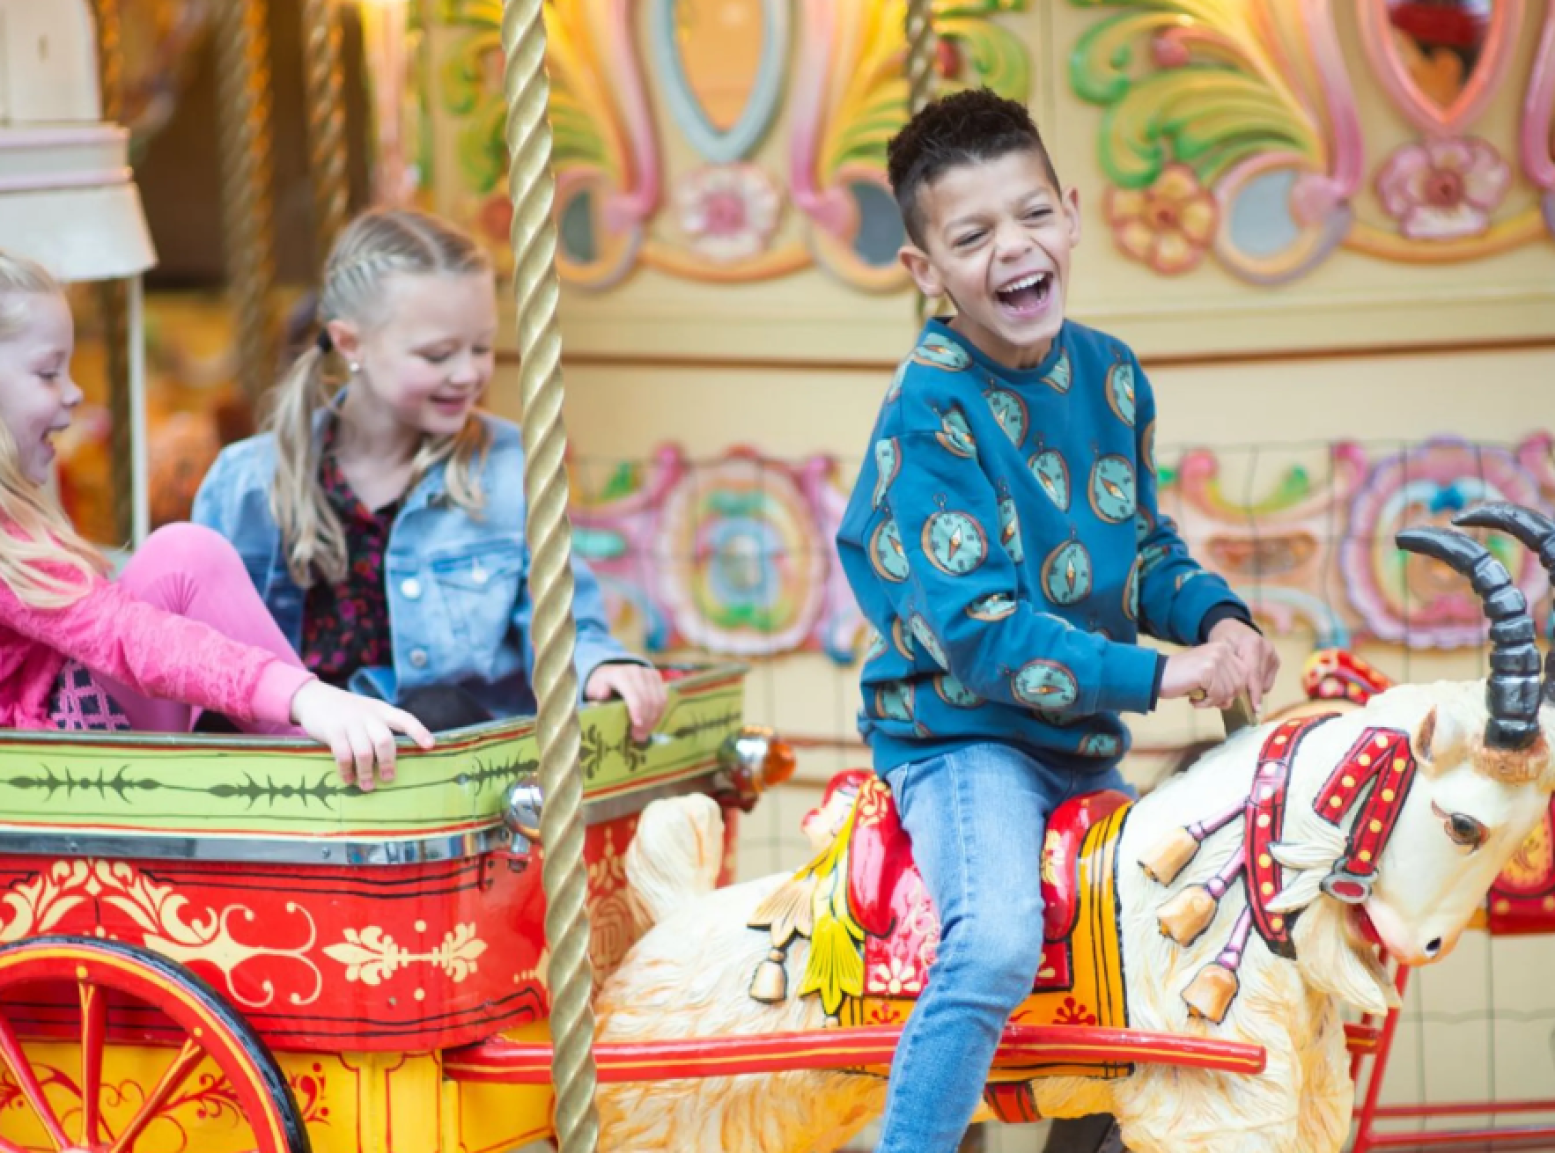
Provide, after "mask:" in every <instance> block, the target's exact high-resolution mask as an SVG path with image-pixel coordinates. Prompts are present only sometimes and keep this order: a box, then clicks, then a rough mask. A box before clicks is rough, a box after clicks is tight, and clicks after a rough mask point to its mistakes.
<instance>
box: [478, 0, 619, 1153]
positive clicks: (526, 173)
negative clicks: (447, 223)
mask: <svg viewBox="0 0 1555 1153" xmlns="http://www.w3.org/2000/svg"><path fill="white" fill-rule="evenodd" d="M543 9H544V3H543V0H504V2H503V5H502V51H503V56H504V60H505V73H504V78H505V84H506V91H507V104H508V115H507V147H508V192H509V195H510V196H511V197H512V200H513V226H512V241H513V259H514V274H513V292H514V297H515V301H516V304H517V308H518V352H519V382H520V385H521V388H522V392H523V403H524V433H523V436H524V457H525V463H524V491H525V493H526V494H527V496H528V500H529V522H528V526H527V530H526V531H527V535H528V541H529V551H530V555H531V557H532V558H533V569H532V571H531V572H530V576H529V580H530V584H531V586H532V588H533V593H534V598H535V614H534V625H533V628H534V637H533V641H534V651H535V675H534V686H535V694H536V697H537V699H538V702H539V710H538V713H539V717H538V730H539V732H538V735H539V743H540V787H541V790H542V792H543V793H544V797H545V804H544V808H543V809H542V811H541V817H540V838H541V841H542V842H543V844H544V846H545V857H544V861H543V865H542V873H541V879H542V881H543V882H544V885H545V899H546V910H545V936H546V940H547V941H548V942H549V944H550V949H551V959H550V967H549V974H550V987H551V1037H552V1041H553V1044H554V1054H553V1057H552V1062H551V1075H552V1079H553V1080H554V1082H555V1084H556V1137H557V1140H558V1142H559V1143H560V1150H561V1153H593V1150H594V1148H595V1146H596V1144H597V1142H598V1140H599V1116H598V1113H597V1112H596V1110H595V1107H594V1089H595V1085H596V1084H597V1081H598V1075H597V1070H596V1069H595V1065H594V1050H593V1042H594V1010H593V1006H592V1004H591V998H592V996H593V989H594V975H593V970H592V966H591V965H590V963H589V922H588V909H587V907H586V905H585V899H586V898H587V896H588V887H587V876H586V866H585V863H584V860H583V778H582V775H581V774H580V773H579V771H578V748H579V744H580V732H579V726H578V675H577V672H576V670H575V669H574V667H573V643H574V635H573V633H574V626H573V618H572V595H573V581H572V525H571V523H570V522H569V520H568V517H567V471H566V453H567V430H566V428H565V426H564V425H563V423H562V377H561V334H560V332H559V331H558V328H557V322H556V307H557V301H558V297H559V295H560V291H561V285H560V282H559V280H558V278H557V275H556V225H555V223H554V221H553V220H552V216H551V212H552V208H553V205H554V202H555V199H556V179H555V177H554V175H553V174H552V172H551V125H550V122H549V120H547V118H546V114H547V109H548V105H549V103H550V91H551V82H550V78H549V77H548V76H547V74H546V69H545V23H544V20H543Z"/></svg>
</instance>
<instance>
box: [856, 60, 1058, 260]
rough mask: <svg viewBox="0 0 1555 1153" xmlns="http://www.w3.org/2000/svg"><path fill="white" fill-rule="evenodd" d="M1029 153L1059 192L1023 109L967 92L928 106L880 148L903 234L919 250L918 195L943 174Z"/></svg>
mask: <svg viewBox="0 0 1555 1153" xmlns="http://www.w3.org/2000/svg"><path fill="white" fill-rule="evenodd" d="M1022 151H1030V152H1035V153H1036V154H1037V155H1038V156H1039V157H1041V159H1042V167H1043V169H1044V170H1045V171H1046V172H1047V177H1048V179H1049V180H1051V181H1052V182H1053V187H1054V189H1057V188H1058V187H1059V183H1058V173H1057V172H1056V171H1055V170H1054V168H1053V159H1052V157H1050V156H1049V155H1048V152H1047V146H1046V145H1045V144H1043V143H1042V133H1040V132H1038V131H1037V126H1036V124H1035V123H1034V122H1033V121H1032V119H1031V113H1030V112H1028V111H1026V106H1025V105H1024V104H1021V103H1019V102H1017V101H1014V100H1006V99H1005V98H1004V97H1003V96H1000V95H999V94H998V93H996V92H994V91H992V90H991V89H988V88H969V89H967V90H965V91H963V92H957V93H954V94H953V95H950V96H946V97H945V98H943V99H941V100H934V101H931V102H930V103H929V104H928V105H927V106H926V107H925V108H924V109H923V110H922V111H921V112H919V113H918V115H916V116H914V117H913V118H912V119H911V120H909V121H908V122H907V126H906V127H905V128H903V129H902V130H901V131H900V132H898V133H897V134H896V135H895V136H893V137H892V138H891V142H890V143H889V144H887V145H886V171H887V174H888V175H889V177H890V180H891V191H892V192H893V193H894V194H895V195H896V204H897V207H898V208H899V209H901V213H902V223H903V224H904V225H905V226H906V228H907V235H908V236H910V237H911V238H912V242H913V243H914V244H916V245H918V246H919V247H920V248H921V247H922V246H923V242H924V241H923V224H924V221H923V210H922V208H921V207H920V206H919V203H918V194H919V193H920V192H922V191H923V189H924V187H925V186H927V185H929V184H932V183H933V182H934V181H935V180H937V179H939V178H940V177H941V176H943V175H944V174H945V173H946V172H947V171H948V170H949V169H952V168H956V167H959V166H961V165H963V164H984V163H987V162H988V161H990V160H997V159H998V158H999V157H1001V156H1005V155H1007V154H1009V153H1011V152H1022Z"/></svg>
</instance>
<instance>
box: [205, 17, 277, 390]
mask: <svg viewBox="0 0 1555 1153" xmlns="http://www.w3.org/2000/svg"><path fill="white" fill-rule="evenodd" d="M268 9H269V5H268V4H267V3H266V0H223V2H222V3H221V4H220V5H219V6H218V9H217V10H218V13H219V19H218V23H217V26H216V85H217V88H216V92H217V98H218V100H219V102H220V105H221V108H220V112H221V120H220V123H221V142H220V149H221V152H220V156H221V200H222V233H223V240H224V242H225V245H226V259H227V279H228V281H229V283H230V284H231V286H232V292H233V295H234V297H235V299H236V303H237V326H238V333H237V335H238V380H239V382H240V383H241V384H242V386H243V392H244V394H245V395H246V396H247V397H248V399H249V401H250V402H253V401H256V400H258V399H259V396H260V394H261V393H263V392H264V390H265V389H266V388H268V387H269V386H270V384H271V382H272V377H273V375H274V372H275V333H274V329H273V326H272V323H271V316H270V289H271V287H272V286H273V285H274V283H275V255H274V252H273V250H272V239H271V195H270V37H269V33H268V31H267V20H268Z"/></svg>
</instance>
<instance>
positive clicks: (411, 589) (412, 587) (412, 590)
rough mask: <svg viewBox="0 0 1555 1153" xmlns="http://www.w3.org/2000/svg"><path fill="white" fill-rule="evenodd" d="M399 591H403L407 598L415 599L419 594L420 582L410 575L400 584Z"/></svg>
mask: <svg viewBox="0 0 1555 1153" xmlns="http://www.w3.org/2000/svg"><path fill="white" fill-rule="evenodd" d="M400 592H402V593H404V594H405V596H406V598H407V599H409V600H415V599H417V598H418V597H419V596H421V582H420V581H418V580H417V579H416V578H415V577H410V578H409V579H408V580H406V581H405V582H404V583H403V584H401V585H400Z"/></svg>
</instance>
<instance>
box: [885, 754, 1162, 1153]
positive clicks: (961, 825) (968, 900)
mask: <svg viewBox="0 0 1555 1153" xmlns="http://www.w3.org/2000/svg"><path fill="white" fill-rule="evenodd" d="M886 782H887V783H888V784H889V785H890V786H891V792H892V793H893V794H894V795H895V798H896V806H897V810H898V812H899V813H900V814H901V819H902V824H903V825H904V826H905V827H906V829H907V833H908V835H909V836H910V837H911V838H912V851H913V858H914V860H916V862H917V864H918V870H919V872H921V873H922V874H923V882H924V885H925V887H926V888H927V889H928V891H929V896H930V897H932V898H933V900H934V907H935V910H936V911H937V912H938V914H939V919H940V945H939V955H938V957H937V959H936V960H935V962H934V967H933V968H932V969H931V970H930V974H929V983H928V987H927V988H926V989H925V990H924V993H923V995H922V996H921V997H920V998H919V999H918V1004H917V1007H916V1008H915V1009H914V1010H913V1014H912V1016H911V1017H910V1018H909V1019H908V1022H907V1026H906V1029H905V1030H904V1031H903V1033H902V1041H901V1044H900V1045H899V1046H898V1048H897V1051H896V1059H895V1060H894V1061H893V1062H892V1065H891V1083H890V1089H889V1091H888V1093H887V1100H886V1111H885V1124H884V1128H883V1131H882V1132H881V1136H880V1143H879V1144H878V1145H877V1146H876V1147H875V1153H955V1150H956V1147H957V1145H958V1144H959V1143H960V1141H961V1137H962V1135H963V1134H964V1133H965V1131H966V1127H967V1124H968V1122H969V1121H970V1120H971V1117H972V1114H973V1113H974V1112H975V1111H976V1109H977V1105H978V1103H979V1101H981V1099H982V1093H983V1085H984V1082H985V1081H986V1078H987V1073H988V1069H989V1066H990V1065H992V1063H993V1055H994V1050H995V1049H996V1048H997V1047H998V1043H999V1036H1000V1034H1001V1033H1002V1032H1003V1031H1004V1025H1005V1022H1006V1021H1007V1020H1008V1019H1009V1016H1010V1014H1011V1013H1012V1012H1013V1011H1014V1009H1015V1007H1016V1006H1017V1005H1019V1004H1020V1002H1021V1001H1023V1000H1024V999H1025V998H1026V996H1027V994H1029V993H1030V992H1031V987H1032V984H1033V982H1034V981H1035V980H1036V974H1037V968H1038V966H1039V964H1040V963H1041V960H1042V891H1041V878H1042V840H1043V834H1044V832H1045V831H1046V829H1047V822H1048V818H1049V817H1050V816H1051V815H1052V813H1053V810H1054V809H1056V808H1058V806H1059V805H1061V804H1063V803H1064V802H1065V801H1067V800H1068V799H1069V798H1070V797H1074V796H1079V795H1080V794H1082V793H1090V792H1095V791H1097V790H1099V789H1119V790H1121V791H1124V792H1128V793H1130V794H1132V792H1133V790H1132V789H1130V788H1129V786H1128V785H1127V784H1125V783H1124V780H1123V776H1122V774H1121V773H1119V772H1118V771H1117V770H1116V769H1113V770H1110V771H1107V772H1100V773H1082V772H1073V771H1063V770H1058V769H1051V768H1049V767H1047V766H1046V765H1044V764H1042V763H1041V762H1039V761H1036V760H1033V759H1032V758H1031V757H1029V756H1026V755H1025V754H1024V753H1021V752H1019V751H1017V750H1016V749H1013V748H1011V747H1009V746H1007V745H997V744H981V745H972V746H969V747H967V748H964V749H957V750H956V751H954V752H950V753H945V754H943V755H940V756H936V757H931V758H929V759H927V760H923V761H913V762H910V763H908V764H905V765H899V766H897V767H896V768H894V769H892V770H891V771H890V772H888V773H887V774H886Z"/></svg>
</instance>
